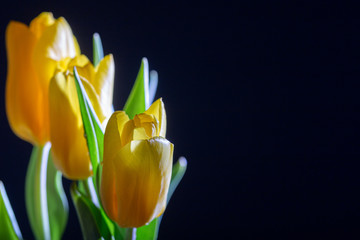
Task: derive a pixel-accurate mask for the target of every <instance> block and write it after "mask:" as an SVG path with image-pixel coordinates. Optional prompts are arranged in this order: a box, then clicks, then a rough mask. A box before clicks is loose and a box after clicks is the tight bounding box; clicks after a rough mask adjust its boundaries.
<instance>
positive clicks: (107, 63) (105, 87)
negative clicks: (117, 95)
mask: <svg viewBox="0 0 360 240" xmlns="http://www.w3.org/2000/svg"><path fill="white" fill-rule="evenodd" d="M95 71H96V75H95V79H94V81H93V82H92V85H93V86H94V88H95V90H96V92H97V94H98V95H99V96H100V104H101V109H102V110H103V112H104V115H105V116H106V117H110V115H111V114H112V112H113V109H112V100H113V91H114V77H115V64H114V58H113V56H112V54H110V55H107V56H105V57H104V58H103V59H102V60H101V61H100V63H99V65H98V66H97V67H96V69H95ZM92 79H93V78H92Z"/></svg>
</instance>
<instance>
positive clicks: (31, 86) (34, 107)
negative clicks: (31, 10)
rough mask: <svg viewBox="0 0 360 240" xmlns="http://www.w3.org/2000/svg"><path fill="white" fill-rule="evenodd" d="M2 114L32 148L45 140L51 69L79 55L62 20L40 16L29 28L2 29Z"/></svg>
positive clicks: (13, 23)
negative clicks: (4, 66) (4, 54)
mask: <svg viewBox="0 0 360 240" xmlns="http://www.w3.org/2000/svg"><path fill="white" fill-rule="evenodd" d="M6 49H7V57H8V74H7V81H6V114H7V117H8V121H9V124H10V126H11V128H12V130H13V131H14V133H15V134H16V135H17V136H19V137H20V138H21V139H23V140H25V141H28V142H30V143H32V144H33V145H44V144H45V143H46V142H47V141H49V114H48V112H49V110H48V109H49V106H48V105H49V104H48V88H49V83H50V79H51V77H52V76H53V74H54V72H55V69H57V68H58V67H62V66H64V63H65V62H67V61H69V59H71V58H74V57H75V56H76V55H79V54H80V50H79V46H78V44H77V41H76V39H75V37H74V36H73V34H72V31H71V29H70V26H69V25H68V24H67V22H66V20H65V19H64V18H58V19H54V18H53V15H52V14H51V13H47V12H44V13H41V14H40V15H39V16H38V17H36V18H35V19H34V20H32V21H31V23H30V26H29V27H28V26H26V25H25V24H23V23H20V22H16V21H11V22H10V23H9V25H8V27H7V29H6Z"/></svg>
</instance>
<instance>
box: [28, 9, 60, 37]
mask: <svg viewBox="0 0 360 240" xmlns="http://www.w3.org/2000/svg"><path fill="white" fill-rule="evenodd" d="M54 23H55V19H54V17H53V14H52V13H51V12H43V13H40V15H39V16H37V17H36V18H34V19H33V20H32V21H31V23H30V30H31V31H32V32H33V33H34V34H35V36H36V37H37V38H40V36H41V35H42V34H43V32H44V30H45V29H46V28H47V27H49V26H51V25H53V24H54Z"/></svg>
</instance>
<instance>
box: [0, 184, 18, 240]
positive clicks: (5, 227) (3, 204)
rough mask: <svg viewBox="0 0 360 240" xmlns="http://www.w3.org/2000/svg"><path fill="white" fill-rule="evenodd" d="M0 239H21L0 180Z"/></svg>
mask: <svg viewBox="0 0 360 240" xmlns="http://www.w3.org/2000/svg"><path fill="white" fill-rule="evenodd" d="M0 239H9V240H13V239H14V240H16V239H22V236H21V232H20V228H19V225H18V223H17V221H16V218H15V215H14V212H13V210H12V208H11V205H10V201H9V199H8V197H7V194H6V191H5V187H4V184H3V183H2V181H0Z"/></svg>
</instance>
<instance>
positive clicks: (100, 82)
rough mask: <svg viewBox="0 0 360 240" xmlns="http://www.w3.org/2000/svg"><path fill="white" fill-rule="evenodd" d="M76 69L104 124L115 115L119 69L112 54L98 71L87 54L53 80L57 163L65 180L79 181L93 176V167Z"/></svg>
mask: <svg viewBox="0 0 360 240" xmlns="http://www.w3.org/2000/svg"><path fill="white" fill-rule="evenodd" d="M74 66H76V67H77V71H78V73H79V75H80V78H81V81H82V84H83V85H84V88H85V90H86V93H87V95H88V97H89V99H90V102H91V104H92V106H93V107H94V110H95V113H96V114H97V116H98V118H99V120H100V121H101V122H104V121H105V120H106V118H107V117H110V114H111V112H112V93H113V82H114V68H115V67H114V61H113V57H112V55H108V56H105V57H104V58H103V59H102V60H101V62H100V63H99V65H98V66H97V67H96V68H94V67H93V65H92V64H91V63H90V61H89V60H88V59H87V58H86V57H85V56H84V55H80V56H77V57H76V58H74V59H72V60H70V62H69V63H68V64H67V68H68V69H67V70H65V71H61V69H59V70H58V73H56V74H55V76H54V78H53V79H52V80H51V83H50V87H49V102H50V141H51V144H52V155H53V161H54V164H55V166H56V167H57V169H59V170H60V171H61V172H62V173H63V174H64V176H65V177H67V178H69V179H74V180H76V179H85V178H88V177H90V176H91V175H92V167H91V162H90V157H89V153H88V148H87V144H86V139H85V136H84V127H83V122H82V118H81V113H80V105H79V101H78V97H77V91H76V86H75V78H74V75H73V71H72V69H73V67H74Z"/></svg>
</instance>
